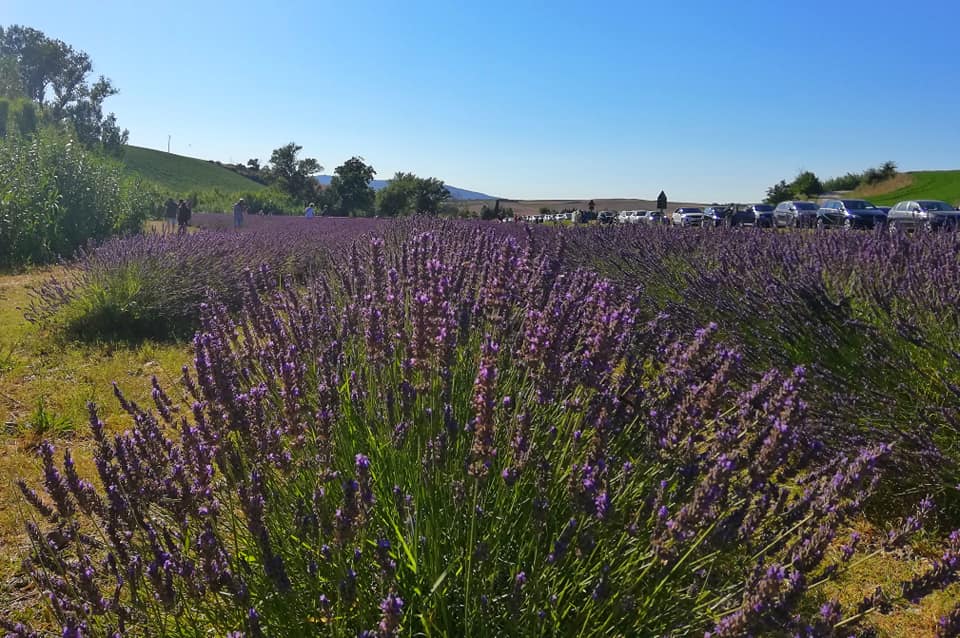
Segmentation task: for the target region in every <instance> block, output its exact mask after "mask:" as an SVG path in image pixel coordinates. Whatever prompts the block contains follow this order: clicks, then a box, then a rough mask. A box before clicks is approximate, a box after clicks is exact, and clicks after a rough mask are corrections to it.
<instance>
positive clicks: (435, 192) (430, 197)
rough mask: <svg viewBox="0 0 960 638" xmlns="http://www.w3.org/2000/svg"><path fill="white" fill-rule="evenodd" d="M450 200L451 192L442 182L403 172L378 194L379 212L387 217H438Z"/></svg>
mask: <svg viewBox="0 0 960 638" xmlns="http://www.w3.org/2000/svg"><path fill="white" fill-rule="evenodd" d="M449 198H450V192H449V191H448V190H447V188H446V186H444V184H443V182H442V181H441V180H439V179H436V178H434V177H417V176H416V175H414V174H413V173H402V172H401V173H396V174H395V175H394V176H393V179H391V180H390V183H389V184H387V186H386V187H385V188H383V189H381V190H380V192H379V193H377V210H378V211H379V213H380V214H381V215H384V216H386V217H395V216H397V215H403V214H406V213H410V212H414V213H417V214H418V215H436V214H438V213H439V212H440V209H441V207H442V206H443V204H444V203H445V202H446V201H447V200H448V199H449Z"/></svg>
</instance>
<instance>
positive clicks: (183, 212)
mask: <svg viewBox="0 0 960 638" xmlns="http://www.w3.org/2000/svg"><path fill="white" fill-rule="evenodd" d="M192 214H193V211H191V210H190V203H189V202H187V200H185V199H181V200H180V201H179V202H175V201H173V198H171V197H168V198H167V201H166V203H165V204H164V218H165V219H166V222H167V226H169V227H170V228H171V229H172V228H173V226H174V224H176V226H177V233H179V234H181V235H182V234H184V233H186V232H187V225H188V224H189V223H190V216H191V215H192Z"/></svg>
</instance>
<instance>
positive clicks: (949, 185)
mask: <svg viewBox="0 0 960 638" xmlns="http://www.w3.org/2000/svg"><path fill="white" fill-rule="evenodd" d="M852 196H855V197H863V198H865V199H869V200H870V201H871V202H873V203H874V204H881V205H885V206H886V205H891V204H896V203H897V202H902V201H904V200H909V199H940V200H943V201H945V202H949V203H950V204H953V205H956V204H957V203H958V202H960V171H916V172H912V173H901V174H899V175H897V176H896V177H894V178H892V179H889V180H887V181H885V182H881V183H879V184H874V185H873V186H865V187H861V188H858V189H857V190H856V191H854V192H853V193H852Z"/></svg>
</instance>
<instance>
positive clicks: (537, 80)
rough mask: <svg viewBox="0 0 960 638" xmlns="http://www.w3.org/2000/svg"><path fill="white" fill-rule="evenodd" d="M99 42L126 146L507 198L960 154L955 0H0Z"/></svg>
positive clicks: (720, 188) (927, 163)
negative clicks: (293, 148) (274, 159)
mask: <svg viewBox="0 0 960 638" xmlns="http://www.w3.org/2000/svg"><path fill="white" fill-rule="evenodd" d="M15 23H16V24H25V25H29V26H32V27H35V28H38V29H41V30H42V31H44V32H46V33H47V34H48V35H49V36H52V37H56V38H59V39H62V40H64V41H66V42H68V43H70V44H72V45H74V46H75V47H77V48H80V49H82V50H85V51H87V52H88V53H89V54H90V55H91V56H92V58H93V60H94V63H95V65H96V68H95V71H96V73H102V74H104V75H106V76H108V77H110V78H111V79H112V80H113V81H114V83H115V84H116V86H117V87H119V89H120V90H121V93H120V95H118V96H116V97H113V98H111V99H110V100H109V101H108V102H107V105H108V107H109V109H110V110H113V111H115V112H116V114H117V117H118V119H119V121H120V124H121V125H122V126H125V127H127V128H129V129H130V141H131V143H133V144H137V145H141V146H147V147H151V148H159V149H165V148H166V144H167V136H168V135H171V136H172V143H171V150H173V151H174V152H176V153H181V154H184V155H191V156H194V157H201V158H204V159H219V160H223V161H246V160H247V159H248V158H251V157H258V158H260V159H261V160H266V159H268V158H269V155H270V151H271V150H272V149H273V148H276V147H278V146H281V145H282V144H285V143H286V142H289V141H292V140H293V141H296V142H297V143H298V144H301V145H302V146H303V147H304V153H305V154H306V155H308V156H310V157H316V158H317V159H318V160H319V161H320V163H321V164H322V165H323V166H324V167H326V169H327V172H332V170H333V168H334V167H336V166H337V165H338V164H340V163H341V162H343V161H344V160H346V159H348V158H349V157H351V156H353V155H359V156H362V157H364V158H365V159H366V160H367V161H368V162H369V163H371V164H372V165H373V166H374V168H376V170H377V173H378V176H379V177H382V178H387V177H389V176H391V175H392V174H393V173H394V172H395V171H398V170H404V171H412V172H415V173H417V174H419V175H423V176H428V175H429V176H436V177H439V178H441V179H444V180H445V181H447V182H448V183H450V184H453V185H456V186H460V187H463V188H470V189H475V190H482V191H484V192H487V193H490V194H492V195H498V196H503V197H515V198H567V197H569V198H574V197H593V198H599V197H647V198H649V197H655V196H656V194H657V193H658V192H659V191H660V189H664V190H666V192H667V194H668V195H669V196H670V198H671V199H672V200H681V199H685V200H694V201H713V200H717V201H727V200H739V201H747V200H756V199H759V198H761V197H762V195H763V193H764V190H765V188H766V187H767V186H769V185H770V184H772V183H774V182H776V181H777V180H779V179H781V178H788V179H789V178H791V177H792V176H793V175H795V174H796V173H797V172H798V171H799V170H801V169H809V170H813V171H815V172H816V173H817V174H818V175H820V176H821V177H827V176H831V175H835V174H842V173H845V172H847V171H859V170H862V169H864V168H866V167H868V166H872V165H877V164H880V163H881V162H883V161H886V160H894V161H896V162H897V163H898V165H899V166H900V168H901V169H904V170H911V169H914V170H915V169H946V168H960V125H958V124H960V121H958V116H957V113H958V112H960V83H958V82H957V79H958V73H960V36H958V30H957V29H958V25H960V3H958V2H956V0H915V1H914V2H911V3H909V4H906V3H902V2H892V1H889V0H886V1H883V0H879V1H878V0H874V1H873V2H861V1H859V0H833V1H832V2H824V1H821V0H809V1H806V2H779V1H776V0H762V1H760V0H758V1H752V0H731V2H717V1H710V2H707V1H702V0H695V1H694V0H688V1H683V0H675V1H673V2H658V3H648V2H641V1H637V2H606V3H604V2H597V3H585V2H577V3H573V2H553V3H544V2H522V1H517V2H484V3H477V2H450V1H444V2H440V1H437V2H418V1H416V0H410V1H408V2H381V3H373V2H364V1H361V0H355V1H352V2H278V3H267V2H262V1H257V2H253V1H244V0H237V1H234V2H229V3H228V2H222V3H221V2H216V3H215V2H205V1H202V0H194V1H193V2H180V1H169V2H163V3H152V2H151V3H147V2H144V3H140V2H128V1H123V2H112V1H98V2H77V1H76V0H73V1H63V2H45V1H43V0H32V1H22V0H4V9H3V11H2V14H0V24H5V25H6V24H15Z"/></svg>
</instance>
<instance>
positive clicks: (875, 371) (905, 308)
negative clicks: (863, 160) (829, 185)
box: [567, 227, 960, 521]
mask: <svg viewBox="0 0 960 638" xmlns="http://www.w3.org/2000/svg"><path fill="white" fill-rule="evenodd" d="M568 239H569V242H570V249H569V250H568V251H567V254H568V255H569V258H570V261H571V262H573V263H574V264H578V263H579V264H581V265H588V266H590V267H592V268H595V269H597V270H599V271H600V272H602V273H604V274H606V275H607V276H609V277H611V278H613V279H614V280H616V281H619V282H629V283H630V284H632V285H640V286H643V290H644V293H645V295H644V297H643V299H642V304H643V308H644V310H645V311H646V312H648V313H652V312H657V311H662V312H664V313H665V315H666V318H665V319H664V320H663V322H662V325H663V326H664V327H665V328H682V327H686V326H691V325H703V324H704V323H706V322H707V321H715V322H716V323H717V324H718V325H719V327H720V334H721V336H722V338H723V339H724V340H725V341H727V342H729V343H731V344H734V345H735V346H736V347H737V348H738V349H739V350H740V351H741V352H742V353H743V355H744V357H746V358H747V362H748V365H747V366H746V367H747V368H748V369H750V370H754V371H757V370H763V369H765V368H767V367H771V366H776V367H792V366H796V365H803V366H805V367H806V368H807V371H808V392H807V399H808V401H809V403H810V411H809V414H810V420H811V422H812V423H811V425H812V430H814V431H815V432H816V434H817V436H818V437H819V438H820V439H821V440H823V441H824V442H826V443H827V444H828V445H829V446H830V448H831V449H834V450H843V451H846V452H850V451H852V450H854V449H856V448H857V447H859V446H862V445H863V444H864V441H874V442H889V443H892V444H893V445H894V454H893V456H892V458H891V463H893V464H894V465H895V467H896V470H897V471H896V472H895V473H892V474H891V475H890V480H888V481H887V482H886V483H887V486H888V487H889V490H888V491H889V492H892V493H893V494H896V495H899V494H902V493H904V492H907V493H910V494H916V495H923V494H928V493H935V494H937V495H938V499H939V501H940V503H941V504H943V505H944V506H945V507H946V508H947V509H948V512H947V514H948V515H949V516H950V517H951V518H952V520H953V521H960V455H958V454H957V453H956V446H955V441H956V440H957V437H958V436H960V259H958V254H960V235H958V234H956V233H938V234H917V235H912V236H908V235H897V236H893V237H891V236H889V235H887V234H885V233H876V234H874V233H859V232H855V233H807V232H797V233H793V232H790V233H770V232H763V231H744V230H725V229H715V230H714V229H710V230H709V231H706V230H701V229H692V230H686V231H685V230H680V231H678V230H677V229H668V228H642V227H641V228H637V227H627V228H618V229H615V230H607V229H601V230H598V231H589V232H585V233H571V234H570V235H569V237H568ZM604 246H605V247H606V248H603V247H604ZM899 500H900V499H899V498H898V499H896V501H899ZM896 501H894V502H896ZM890 503H891V500H890V499H888V500H887V501H886V506H887V507H888V506H889V505H890Z"/></svg>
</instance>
